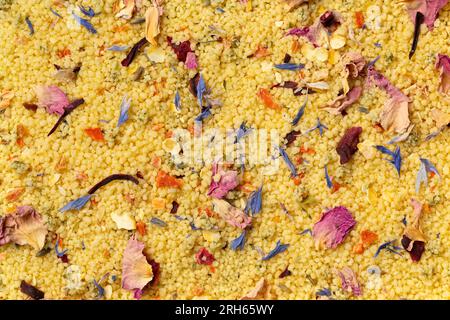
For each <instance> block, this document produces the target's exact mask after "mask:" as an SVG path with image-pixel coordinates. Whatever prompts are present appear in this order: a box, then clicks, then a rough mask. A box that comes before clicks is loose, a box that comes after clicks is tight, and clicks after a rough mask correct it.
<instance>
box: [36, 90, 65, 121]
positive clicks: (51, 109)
mask: <svg viewBox="0 0 450 320" xmlns="http://www.w3.org/2000/svg"><path fill="white" fill-rule="evenodd" d="M36 95H37V98H38V105H39V106H40V107H45V108H46V110H47V112H48V113H50V114H59V115H62V114H63V113H64V110H65V109H66V108H67V107H68V106H69V105H70V102H69V99H68V98H67V96H66V94H65V93H64V92H63V91H62V90H61V89H60V88H58V87H57V86H48V87H47V86H37V87H36Z"/></svg>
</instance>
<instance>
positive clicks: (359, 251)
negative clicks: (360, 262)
mask: <svg viewBox="0 0 450 320" xmlns="http://www.w3.org/2000/svg"><path fill="white" fill-rule="evenodd" d="M353 252H354V253H356V254H362V253H363V252H364V245H363V244H362V243H361V242H360V243H358V244H356V245H355V246H354V247H353Z"/></svg>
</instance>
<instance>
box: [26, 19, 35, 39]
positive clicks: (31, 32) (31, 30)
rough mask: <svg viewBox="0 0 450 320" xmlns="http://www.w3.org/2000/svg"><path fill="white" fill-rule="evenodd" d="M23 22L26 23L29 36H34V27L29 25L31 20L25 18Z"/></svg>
mask: <svg viewBox="0 0 450 320" xmlns="http://www.w3.org/2000/svg"><path fill="white" fill-rule="evenodd" d="M25 22H26V23H27V26H28V29H30V35H33V34H34V27H33V24H32V23H31V20H30V18H29V17H26V18H25Z"/></svg>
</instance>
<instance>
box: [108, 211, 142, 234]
mask: <svg viewBox="0 0 450 320" xmlns="http://www.w3.org/2000/svg"><path fill="white" fill-rule="evenodd" d="M111 219H112V220H113V221H114V222H115V223H116V226H117V228H118V229H125V230H135V229H136V221H135V220H134V218H133V217H132V216H131V215H130V214H129V213H127V212H125V213H123V214H119V213H117V212H113V213H112V214H111Z"/></svg>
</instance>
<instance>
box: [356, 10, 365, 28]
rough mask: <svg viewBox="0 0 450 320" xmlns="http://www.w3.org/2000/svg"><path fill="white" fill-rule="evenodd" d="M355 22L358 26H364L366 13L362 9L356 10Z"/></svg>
mask: <svg viewBox="0 0 450 320" xmlns="http://www.w3.org/2000/svg"><path fill="white" fill-rule="evenodd" d="M355 24H356V26H357V27H358V28H362V27H363V26H364V14H363V13H362V12H361V11H356V12H355Z"/></svg>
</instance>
